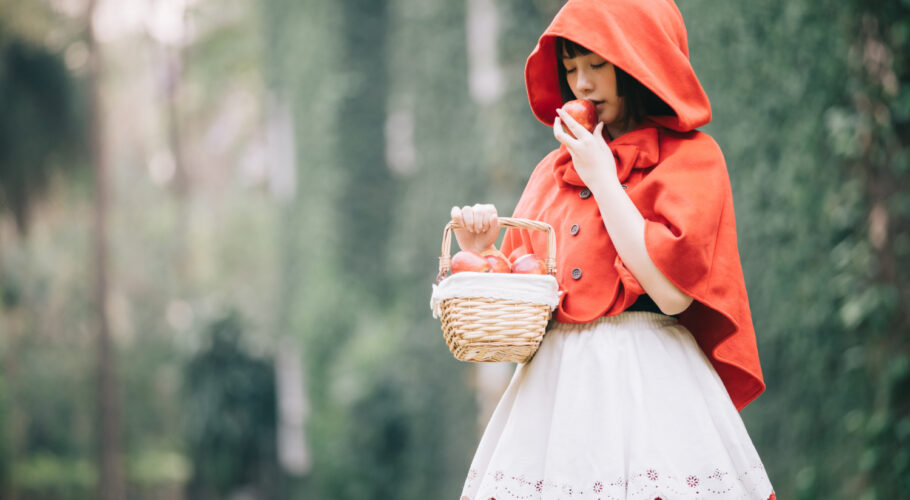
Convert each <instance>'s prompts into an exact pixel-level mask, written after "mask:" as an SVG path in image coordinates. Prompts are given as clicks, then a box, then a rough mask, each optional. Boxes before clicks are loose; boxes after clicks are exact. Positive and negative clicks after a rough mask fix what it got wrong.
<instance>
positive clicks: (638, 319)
mask: <svg viewBox="0 0 910 500" xmlns="http://www.w3.org/2000/svg"><path fill="white" fill-rule="evenodd" d="M678 323H679V320H678V319H676V318H675V317H673V316H667V315H666V314H660V313H653V312H647V311H625V312H622V313H619V314H617V315H615V316H602V317H600V318H597V319H595V320H594V321H591V322H590V323H561V322H559V321H552V322H551V323H550V328H551V329H559V330H569V331H572V330H588V329H591V328H596V327H606V328H609V329H612V328H618V327H621V326H631V325H642V326H645V325H647V326H652V327H657V328H663V327H666V326H672V325H676V324H678Z"/></svg>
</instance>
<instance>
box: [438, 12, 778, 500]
mask: <svg viewBox="0 0 910 500" xmlns="http://www.w3.org/2000/svg"><path fill="white" fill-rule="evenodd" d="M525 77H526V84H527V90H528V96H529V100H530V104H531V108H532V110H533V111H534V114H535V115H536V116H537V118H539V119H540V120H541V121H542V122H544V123H545V124H547V125H552V126H553V133H554V136H555V137H556V139H557V140H558V141H559V143H560V146H559V148H558V149H556V150H554V151H552V152H551V153H550V154H548V155H547V156H546V157H545V158H544V159H543V160H542V161H541V162H540V164H539V165H538V166H537V168H536V169H535V170H534V172H533V173H532V174H531V178H530V180H529V181H528V185H527V186H526V188H525V191H524V193H523V194H522V196H521V199H520V200H519V202H518V204H517V206H516V208H515V213H514V216H515V217H523V218H529V219H535V220H542V221H545V222H548V223H549V224H551V225H552V226H553V227H554V228H555V230H556V234H557V247H556V248H557V267H558V275H557V280H558V282H559V284H560V289H561V290H562V291H563V295H562V299H561V302H560V304H559V306H558V308H557V309H556V311H555V313H554V321H553V322H552V323H551V327H550V328H549V329H548V332H547V334H546V335H545V336H544V340H543V342H542V343H541V346H540V348H539V350H538V352H537V353H536V355H535V356H534V358H532V360H531V361H529V362H528V363H526V364H523V365H519V366H518V368H517V370H516V372H515V375H514V377H513V378H512V381H511V383H510V385H509V387H508V388H507V389H506V392H505V394H504V395H503V397H502V400H501V401H500V403H499V405H498V406H497V408H496V411H495V412H494V414H493V417H492V418H491V420H490V423H489V424H488V426H487V429H486V431H485V432H484V435H483V438H482V439H481V442H480V445H479V446H478V449H477V452H476V454H475V456H474V460H473V463H472V464H471V467H470V470H469V472H468V477H467V480H466V482H465V486H464V490H463V492H462V499H463V500H465V499H466V500H488V499H490V498H495V499H497V500H507V499H519V498H521V499H531V498H535V499H537V498H544V499H557V498H592V499H594V498H602V499H608V498H611V499H639V498H640V499H649V500H650V499H655V498H661V499H663V500H668V499H672V500H675V499H696V498H697V499H760V500H766V499H768V498H773V497H774V494H773V489H772V486H771V483H770V481H769V480H768V477H767V474H766V473H765V469H764V467H763V465H762V462H761V460H760V458H759V456H758V454H757V452H756V450H755V448H754V446H753V445H752V442H751V440H750V439H749V436H748V434H747V432H746V429H745V427H744V425H743V422H742V420H741V418H740V416H739V413H738V410H739V409H742V408H743V407H744V406H746V405H747V404H748V403H749V402H751V401H752V400H754V399H755V398H756V397H757V396H758V395H759V394H760V393H761V392H762V391H763V390H764V382H763V380H762V375H761V368H760V366H759V362H758V353H757V350H756V343H755V334H754V331H753V327H752V320H751V315H750V312H749V304H748V299H747V296H746V288H745V284H744V280H743V274H742V269H741V265H740V261H739V254H738V250H737V247H736V226H735V218H734V211H733V200H732V194H731V189H730V181H729V178H728V175H727V170H726V166H725V163H724V159H723V156H722V153H721V151H720V149H719V147H718V146H717V144H716V143H715V142H714V141H713V140H712V139H711V138H710V137H709V136H708V135H706V134H704V133H702V132H700V131H698V130H696V129H697V128H698V127H700V126H702V125H705V124H706V123H708V122H709V121H710V119H711V110H710V104H709V102H708V99H707V97H706V96H705V93H704V91H703V90H702V88H701V86H700V84H699V82H698V80H697V79H696V77H695V73H694V71H693V70H692V66H691V64H690V63H689V58H688V47H687V41H686V32H685V26H684V24H683V20H682V16H681V15H680V13H679V10H678V9H677V7H676V5H675V4H673V2H672V1H671V0H648V1H645V0H570V1H569V2H568V3H567V4H566V5H565V6H564V7H563V9H562V10H561V11H560V12H559V13H558V14H557V15H556V18H555V19H554V20H553V22H552V23H551V24H550V26H549V27H548V28H547V30H546V32H544V34H543V35H542V36H541V38H540V40H539V42H538V44H537V47H536V48H535V49H534V51H533V53H532V54H531V55H530V57H529V58H528V61H527V65H526V68H525ZM573 98H583V99H589V100H591V101H593V102H594V103H595V104H596V110H597V114H598V120H599V123H598V125H597V127H596V128H595V129H594V131H593V133H592V132H588V131H587V130H585V129H584V128H583V127H581V126H580V125H579V124H578V123H577V122H575V121H574V120H573V119H572V118H571V117H570V116H568V115H567V114H565V113H564V112H563V111H562V110H561V109H560V108H561V106H562V104H563V103H564V102H565V101H566V100H568V99H573ZM563 125H565V126H566V127H567V128H568V129H569V130H570V131H571V132H572V134H573V135H574V136H573V135H570V134H568V133H567V132H565V131H564V130H563ZM451 215H452V219H453V220H454V221H457V222H460V223H462V224H463V225H464V226H465V229H463V230H459V231H456V232H455V236H456V239H457V240H458V243H459V245H460V246H461V247H462V248H463V249H473V250H475V251H483V250H486V249H488V248H489V247H490V246H492V245H493V244H494V242H495V240H496V237H497V235H498V233H499V227H498V224H497V218H496V217H497V212H496V209H495V207H493V206H492V205H474V206H470V207H469V206H465V207H461V208H459V207H453V208H452V214H451ZM535 233H538V232H534V231H522V230H511V229H510V230H509V231H507V232H506V235H505V237H504V240H503V245H502V251H503V252H504V253H506V254H507V255H511V256H513V257H514V256H515V255H517V254H520V253H528V252H533V253H537V254H540V255H543V254H544V253H545V248H546V241H545V235H543V234H535Z"/></svg>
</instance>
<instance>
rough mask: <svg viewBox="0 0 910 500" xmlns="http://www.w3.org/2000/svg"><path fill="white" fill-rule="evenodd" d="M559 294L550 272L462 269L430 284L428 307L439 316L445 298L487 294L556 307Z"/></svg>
mask: <svg viewBox="0 0 910 500" xmlns="http://www.w3.org/2000/svg"><path fill="white" fill-rule="evenodd" d="M561 294H562V292H561V291H560V290H559V283H557V282H556V278H554V277H553V276H550V275H549V274H508V273H474V272H461V273H457V274H453V275H452V276H449V277H448V278H446V279H444V280H442V281H441V282H440V283H439V284H438V285H433V295H432V297H430V308H431V309H432V310H433V317H434V318H438V317H439V316H440V315H441V314H442V311H441V306H442V301H443V300H445V299H452V298H457V297H486V298H491V299H504V300H515V301H521V302H530V303H532V304H544V305H547V306H549V307H550V309H555V308H556V306H557V305H559V296H560V295H561Z"/></svg>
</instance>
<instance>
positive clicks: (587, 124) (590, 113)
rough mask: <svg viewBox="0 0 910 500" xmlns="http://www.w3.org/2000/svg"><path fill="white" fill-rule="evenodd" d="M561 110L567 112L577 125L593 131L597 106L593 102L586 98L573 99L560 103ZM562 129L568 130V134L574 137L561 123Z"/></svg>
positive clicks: (595, 124) (595, 123)
mask: <svg viewBox="0 0 910 500" xmlns="http://www.w3.org/2000/svg"><path fill="white" fill-rule="evenodd" d="M562 110H563V111H565V112H566V113H568V114H569V116H571V117H572V118H574V119H575V121H577V122H578V124H579V125H581V126H582V127H584V128H586V129H588V132H593V131H594V127H596V126H597V108H596V107H595V106H594V103H593V102H591V101H589V100H587V99H575V100H572V101H569V102H567V103H565V104H563V105H562ZM562 129H563V130H565V131H566V132H569V135H571V136H572V137H575V134H573V133H572V132H570V131H569V129H568V127H566V126H565V124H563V126H562Z"/></svg>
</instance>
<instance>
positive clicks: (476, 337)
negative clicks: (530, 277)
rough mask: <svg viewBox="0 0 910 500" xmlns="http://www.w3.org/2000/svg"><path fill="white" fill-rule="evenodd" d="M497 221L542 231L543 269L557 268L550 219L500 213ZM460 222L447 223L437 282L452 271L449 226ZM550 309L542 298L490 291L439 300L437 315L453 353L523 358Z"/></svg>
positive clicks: (477, 358) (466, 357) (479, 358)
mask: <svg viewBox="0 0 910 500" xmlns="http://www.w3.org/2000/svg"><path fill="white" fill-rule="evenodd" d="M499 225H500V227H511V228H517V229H531V230H535V231H546V232H547V257H546V261H545V263H546V267H547V273H548V274H550V275H555V274H556V235H555V234H554V232H553V228H552V227H551V226H550V225H549V224H547V223H545V222H538V221H532V220H527V219H515V218H510V217H501V218H499ZM460 228H461V226H460V225H458V224H456V223H453V222H449V223H448V224H447V225H446V227H445V231H444V232H443V237H442V254H441V256H440V257H439V276H438V277H437V279H436V281H437V283H438V282H440V281H441V280H443V279H445V278H446V277H448V276H450V275H451V264H452V258H451V255H450V250H451V244H452V243H451V238H452V230H453V229H460ZM491 274H492V273H491ZM481 277H482V276H481ZM499 277H500V278H499V279H503V278H505V279H514V280H521V279H524V278H526V275H521V274H514V275H508V274H507V275H502V274H500V275H499ZM550 314H551V308H550V306H548V305H546V304H535V303H532V302H523V301H518V300H506V299H498V298H488V297H454V298H449V299H444V300H443V301H442V303H441V315H440V319H441V321H442V332H443V335H444V337H445V340H446V344H448V346H449V350H451V351H452V354H453V355H454V356H455V358H456V359H458V360H460V361H473V362H494V361H508V362H514V363H524V362H525V361H528V360H529V359H531V357H532V356H533V355H534V353H535V352H536V351H537V347H538V346H539V345H540V341H541V340H542V339H543V335H544V332H545V331H546V328H547V322H548V321H549V320H550Z"/></svg>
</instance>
